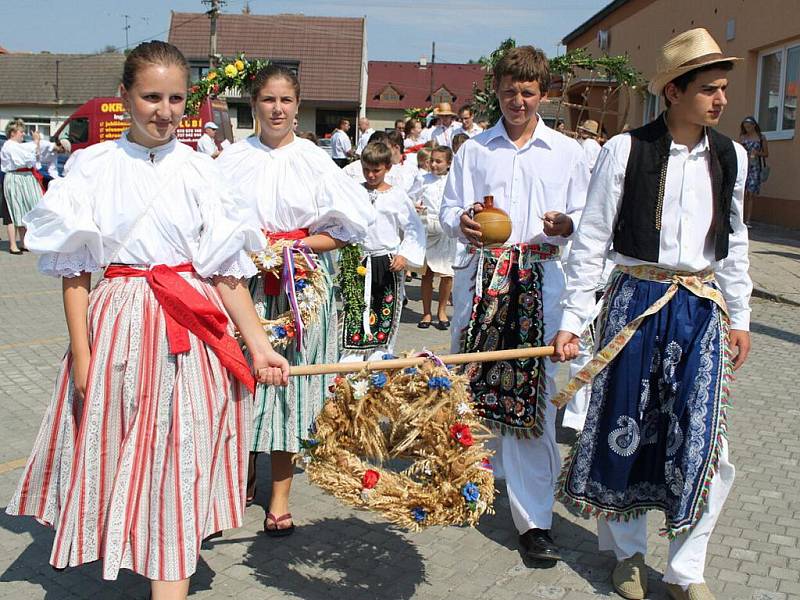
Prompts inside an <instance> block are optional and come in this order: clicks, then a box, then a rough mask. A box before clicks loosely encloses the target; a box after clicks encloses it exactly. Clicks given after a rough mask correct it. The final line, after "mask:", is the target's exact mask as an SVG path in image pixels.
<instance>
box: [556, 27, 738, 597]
mask: <svg viewBox="0 0 800 600" xmlns="http://www.w3.org/2000/svg"><path fill="white" fill-rule="evenodd" d="M738 60H739V59H737V58H733V57H729V56H724V55H723V53H722V51H721V50H720V48H719V46H718V45H717V43H716V42H715V41H714V39H713V38H712V37H711V35H710V34H709V33H708V32H707V31H706V30H705V29H692V30H691V31H686V32H684V33H682V34H680V35H678V36H676V37H675V38H673V39H671V40H670V41H668V42H667V43H666V44H665V45H664V47H663V48H662V49H661V56H660V60H659V61H658V67H657V72H656V74H655V76H654V77H653V78H652V80H651V81H650V87H649V90H650V93H652V94H655V95H659V94H661V95H663V96H664V99H665V102H666V105H667V110H666V112H665V113H663V114H662V115H660V116H659V117H658V118H657V119H656V120H655V121H653V122H651V123H649V124H647V125H645V126H644V127H641V128H639V129H636V130H633V131H631V132H629V133H626V134H622V135H617V136H615V137H613V138H612V139H611V140H609V142H608V143H607V144H606V145H605V147H604V148H603V150H602V151H601V153H600V156H599V158H598V160H597V165H596V166H595V171H594V174H593V176H592V181H591V184H590V186H589V193H588V198H587V203H586V208H585V210H584V212H583V217H582V220H581V223H580V227H579V228H578V231H577V234H576V239H575V242H574V247H573V249H572V254H571V256H570V258H569V260H568V262H567V267H566V272H567V286H566V291H565V294H564V297H563V300H562V304H563V306H564V317H563V319H562V322H561V331H559V332H558V335H557V336H556V337H555V339H554V340H553V344H554V346H555V351H556V356H557V357H558V358H560V359H562V360H563V359H570V358H572V357H573V356H574V355H575V352H576V349H577V334H579V333H580V332H581V331H582V329H583V327H584V323H585V321H586V317H587V315H586V313H585V307H587V306H589V305H590V303H589V302H586V301H585V297H587V296H589V295H591V294H592V293H594V282H595V281H596V280H597V278H598V276H599V275H600V271H601V268H602V264H603V259H604V258H606V256H608V257H610V258H611V260H613V261H615V262H616V263H617V267H616V269H615V272H614V274H613V276H612V278H611V281H610V283H609V286H608V287H607V290H606V309H605V312H604V315H603V322H602V324H601V326H600V327H599V328H598V333H599V343H600V347H601V348H603V349H602V350H601V351H600V352H599V353H598V354H597V355H596V356H595V358H594V359H593V360H592V361H591V362H590V363H589V365H587V367H586V368H585V369H583V370H582V371H581V372H580V373H579V374H578V375H577V376H576V377H575V378H574V379H573V380H572V381H570V382H569V384H568V385H567V388H566V389H565V390H563V391H562V392H560V393H559V394H558V396H557V397H556V399H555V402H557V403H559V404H561V403H564V402H566V401H567V399H568V398H569V396H570V395H571V394H572V393H574V391H575V390H576V389H579V388H580V386H581V385H583V383H584V382H589V381H591V380H592V379H593V380H594V381H593V384H592V399H591V402H590V405H589V410H588V415H587V418H586V424H585V426H584V429H583V433H582V435H581V436H580V438H579V440H578V442H577V443H576V445H575V448H574V450H573V453H572V455H571V457H570V458H569V460H568V461H567V462H566V463H565V467H564V471H563V473H562V479H561V482H560V485H559V489H558V492H557V493H558V495H559V497H560V499H561V500H562V501H564V502H565V503H566V504H568V505H572V506H575V507H577V508H579V509H580V510H581V511H582V512H584V513H588V514H594V515H595V516H597V517H598V524H597V529H598V539H599V544H600V549H601V550H613V552H614V554H615V555H616V557H617V560H618V561H619V562H618V564H617V566H616V567H615V569H614V573H613V576H612V581H613V584H614V588H615V589H616V590H617V592H618V593H619V594H620V595H621V596H622V597H624V598H644V597H645V594H646V593H647V574H646V568H645V563H644V556H645V554H646V552H647V520H646V516H645V513H646V512H647V511H648V510H653V509H655V510H661V511H663V512H664V516H665V525H664V528H663V530H662V534H663V535H666V536H667V537H669V539H670V540H671V541H670V544H669V556H668V559H667V568H666V571H665V573H664V582H665V583H666V584H667V591H668V593H669V595H670V597H671V598H676V599H678V598H688V599H691V600H706V599H709V598H713V595H712V594H711V592H710V590H709V589H708V587H707V586H706V584H705V582H704V579H703V570H704V566H705V558H706V547H707V544H708V540H709V537H710V534H711V532H712V531H713V529H714V525H715V523H716V521H717V519H718V517H719V515H720V512H721V510H722V505H723V504H724V502H725V499H726V497H727V496H728V493H729V491H730V489H731V485H732V484H733V477H734V468H733V465H732V464H731V463H730V460H729V457H728V443H727V438H726V421H725V417H726V415H725V412H726V406H727V402H728V386H729V383H730V381H731V379H732V374H733V371H734V370H736V369H738V368H739V367H741V366H742V365H743V364H744V362H745V360H746V359H747V354H748V352H749V350H750V334H749V331H748V329H749V322H750V307H749V299H750V292H751V290H752V283H751V281H750V278H749V277H748V275H747V269H748V259H747V229H746V227H745V226H744V223H743V222H742V203H743V196H744V182H745V177H746V175H747V153H746V152H745V151H744V149H743V148H742V147H741V146H740V145H739V144H737V143H735V142H733V141H731V140H730V139H728V138H727V137H725V136H723V135H721V134H720V133H718V132H717V131H716V130H715V129H714V127H715V126H716V125H717V123H719V119H720V116H721V115H722V112H723V110H724V108H725V105H726V103H727V100H726V96H725V93H726V88H727V86H728V80H727V74H728V71H730V70H731V69H732V68H733V65H734V62H736V61H738ZM609 246H610V247H611V248H612V249H613V250H612V251H610V252H608V251H607V248H609Z"/></svg>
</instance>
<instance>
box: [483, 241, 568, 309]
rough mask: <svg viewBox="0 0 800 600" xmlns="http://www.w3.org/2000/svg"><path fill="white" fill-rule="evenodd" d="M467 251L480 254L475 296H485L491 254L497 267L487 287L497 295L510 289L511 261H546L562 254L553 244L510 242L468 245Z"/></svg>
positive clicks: (489, 292) (490, 292)
mask: <svg viewBox="0 0 800 600" xmlns="http://www.w3.org/2000/svg"><path fill="white" fill-rule="evenodd" d="M467 252H469V253H470V254H477V255H478V267H477V269H475V296H476V297H478V298H482V297H483V285H482V282H483V269H484V263H485V261H486V258H487V257H489V256H491V257H494V258H495V259H497V268H496V269H495V271H494V275H493V276H492V281H491V283H490V284H489V286H488V287H487V288H486V293H487V294H488V295H489V296H497V295H498V294H500V293H503V291H504V290H507V289H508V284H509V281H508V277H509V275H510V273H511V268H510V266H511V262H512V261H513V260H515V259H516V260H517V261H519V263H520V266H521V265H522V261H523V260H527V261H533V262H544V261H548V260H554V259H556V258H558V257H559V256H560V254H561V248H559V247H558V246H554V245H553V244H509V245H505V246H472V245H470V246H468V248H467Z"/></svg>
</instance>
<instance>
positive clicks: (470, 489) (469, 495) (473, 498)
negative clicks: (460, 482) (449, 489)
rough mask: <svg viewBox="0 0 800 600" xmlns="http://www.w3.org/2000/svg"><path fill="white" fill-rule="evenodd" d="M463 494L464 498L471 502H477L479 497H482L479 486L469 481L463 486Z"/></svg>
mask: <svg viewBox="0 0 800 600" xmlns="http://www.w3.org/2000/svg"><path fill="white" fill-rule="evenodd" d="M461 495H462V496H464V500H466V501H467V502H469V503H472V502H477V501H478V499H479V498H480V497H481V491H480V490H479V489H478V486H477V485H475V484H474V483H472V482H471V481H468V482H467V483H465V484H464V487H463V488H461Z"/></svg>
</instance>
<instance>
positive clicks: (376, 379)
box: [369, 372, 386, 388]
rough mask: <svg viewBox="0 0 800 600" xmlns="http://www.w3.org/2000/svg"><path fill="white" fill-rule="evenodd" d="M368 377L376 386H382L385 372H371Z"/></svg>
mask: <svg viewBox="0 0 800 600" xmlns="http://www.w3.org/2000/svg"><path fill="white" fill-rule="evenodd" d="M369 379H370V381H371V382H372V385H373V386H375V387H376V388H382V387H383V386H385V385H386V373H383V372H380V373H373V374H372V375H371V376H370V378H369Z"/></svg>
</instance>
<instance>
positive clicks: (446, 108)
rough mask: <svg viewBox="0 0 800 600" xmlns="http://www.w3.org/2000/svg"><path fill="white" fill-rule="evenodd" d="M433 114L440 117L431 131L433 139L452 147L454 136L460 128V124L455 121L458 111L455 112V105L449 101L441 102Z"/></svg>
mask: <svg viewBox="0 0 800 600" xmlns="http://www.w3.org/2000/svg"><path fill="white" fill-rule="evenodd" d="M433 116H434V118H436V119H439V124H438V125H437V126H436V128H435V129H434V130H433V131H432V132H431V139H432V140H434V141H435V142H436V143H437V144H438V145H439V146H447V147H448V148H449V147H451V146H452V144H453V136H454V135H455V132H456V129H458V124H457V123H456V122H455V121H454V118H455V116H456V113H454V112H453V107H452V106H450V103H449V102H440V103H439V104H437V105H436V107H435V108H434V109H433Z"/></svg>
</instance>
